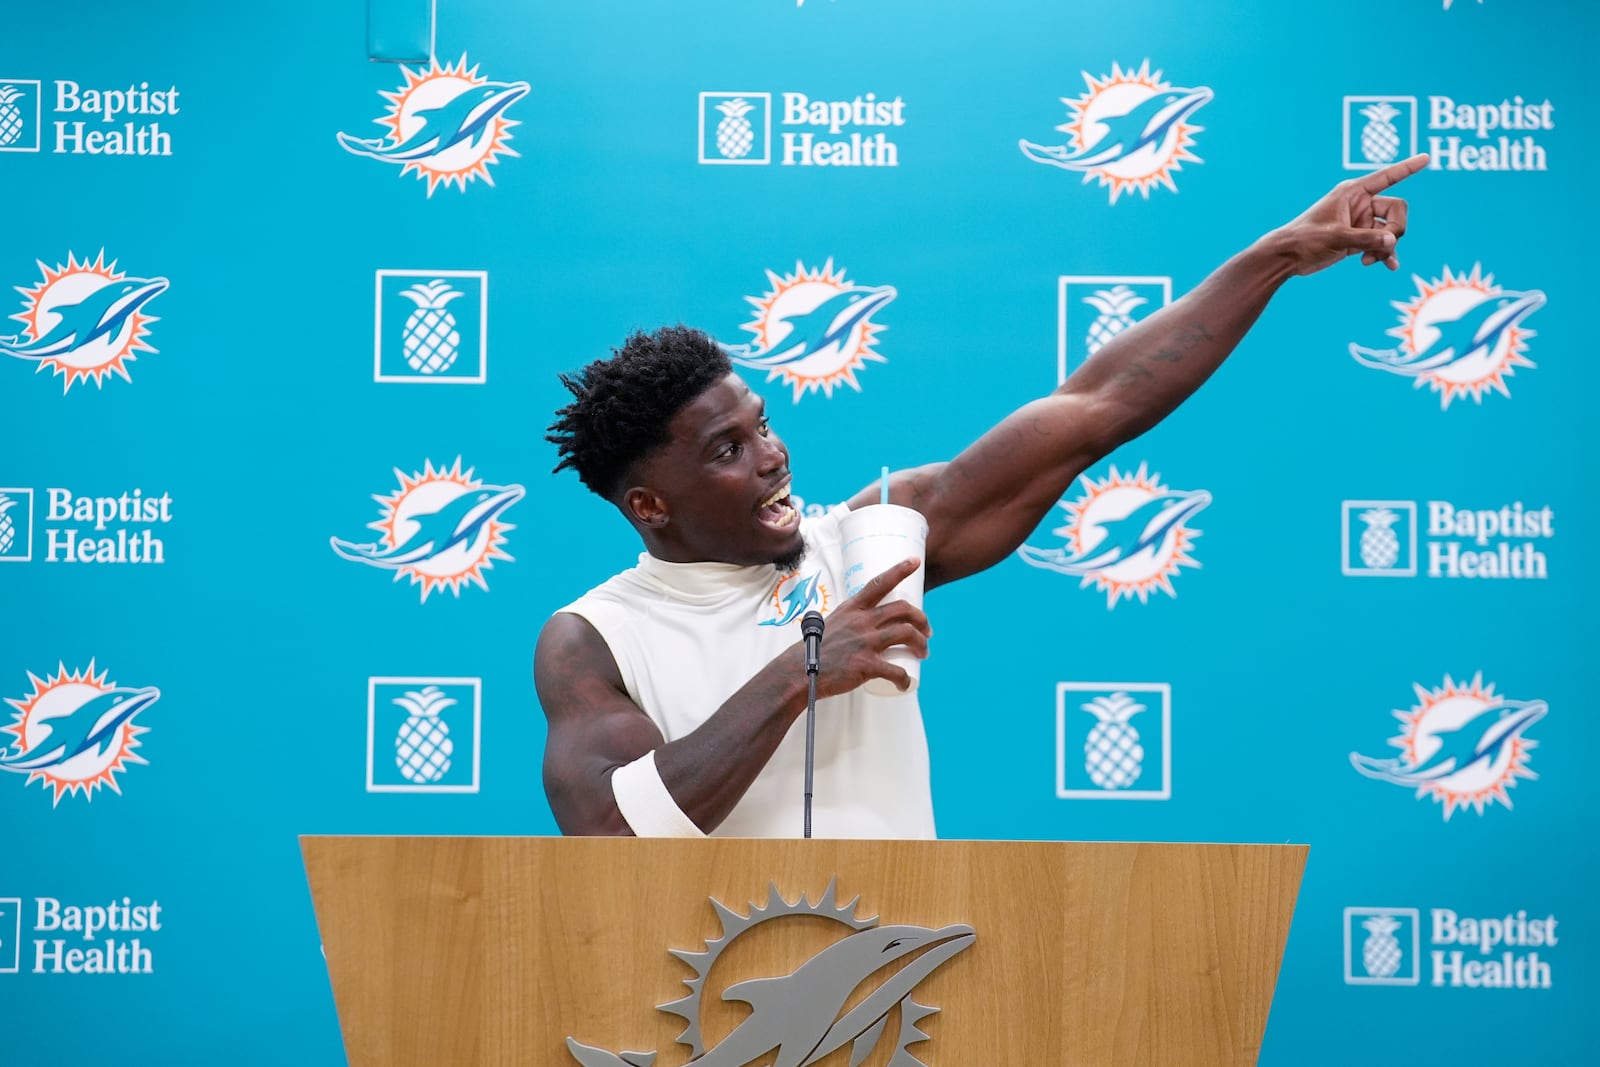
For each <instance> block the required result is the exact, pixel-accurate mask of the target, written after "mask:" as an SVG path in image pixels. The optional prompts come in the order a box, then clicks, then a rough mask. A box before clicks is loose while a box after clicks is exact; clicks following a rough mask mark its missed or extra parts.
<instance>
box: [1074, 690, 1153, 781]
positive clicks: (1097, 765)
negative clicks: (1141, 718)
mask: <svg viewBox="0 0 1600 1067" xmlns="http://www.w3.org/2000/svg"><path fill="white" fill-rule="evenodd" d="M1082 710H1084V711H1087V712H1089V713H1090V714H1091V715H1093V716H1094V717H1095V718H1096V719H1098V720H1100V721H1099V722H1097V723H1095V724H1094V729H1092V730H1090V731H1089V737H1088V740H1086V741H1085V742H1084V743H1083V769H1084V770H1085V771H1087V772H1088V774H1089V780H1090V781H1092V782H1093V783H1094V784H1095V785H1097V786H1099V787H1100V788H1101V789H1126V788H1128V787H1129V786H1130V785H1132V784H1133V783H1134V782H1137V781H1138V780H1139V775H1140V774H1142V773H1143V772H1144V767H1143V761H1144V746H1143V745H1141V744H1140V743H1139V731H1138V730H1135V729H1134V728H1133V726H1132V725H1131V724H1130V723H1129V722H1128V720H1129V719H1131V718H1133V717H1134V716H1135V715H1137V714H1139V712H1141V711H1144V710H1145V706H1144V705H1143V704H1139V703H1136V702H1135V701H1134V700H1133V698H1131V697H1129V696H1128V694H1127V693H1112V694H1111V695H1110V696H1108V697H1095V698H1094V699H1093V700H1091V701H1089V703H1087V704H1085V705H1083V709H1082Z"/></svg>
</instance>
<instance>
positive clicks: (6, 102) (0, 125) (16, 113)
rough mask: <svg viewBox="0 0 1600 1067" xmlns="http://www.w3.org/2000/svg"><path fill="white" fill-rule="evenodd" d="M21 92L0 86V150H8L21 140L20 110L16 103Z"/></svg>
mask: <svg viewBox="0 0 1600 1067" xmlns="http://www.w3.org/2000/svg"><path fill="white" fill-rule="evenodd" d="M20 99H22V90H20V89H18V88H17V87H16V86H15V85H0V148H9V147H10V146H12V145H14V144H16V143H17V142H18V141H19V140H21V139H22V109H21V108H19V107H18V106H17V101H18V100H20Z"/></svg>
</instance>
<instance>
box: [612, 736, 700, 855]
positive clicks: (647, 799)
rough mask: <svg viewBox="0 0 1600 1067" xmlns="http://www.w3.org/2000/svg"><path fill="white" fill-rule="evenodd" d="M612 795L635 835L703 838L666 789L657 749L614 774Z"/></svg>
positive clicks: (620, 768)
mask: <svg viewBox="0 0 1600 1067" xmlns="http://www.w3.org/2000/svg"><path fill="white" fill-rule="evenodd" d="M611 795H612V796H614V797H616V799H617V810H618V811H620V812H622V817H623V819H625V820H627V823H628V826H629V827H631V828H632V829H633V834H634V836H635V837H704V836H706V835H705V833H704V832H703V831H701V829H700V827H698V826H696V825H695V824H694V820H693V819H691V818H689V816H687V815H685V814H684V813H683V809H682V808H680V807H678V802H677V801H675V800H673V799H672V794H671V793H669V792H667V784H666V783H665V782H663V781H662V780H661V772H660V771H659V770H657V769H656V753H655V750H654V749H651V750H650V751H649V752H646V753H645V754H644V755H642V756H640V757H639V758H638V759H636V760H634V761H633V762H632V763H630V764H628V765H627V766H625V767H618V768H617V769H616V770H615V771H613V772H612V774H611Z"/></svg>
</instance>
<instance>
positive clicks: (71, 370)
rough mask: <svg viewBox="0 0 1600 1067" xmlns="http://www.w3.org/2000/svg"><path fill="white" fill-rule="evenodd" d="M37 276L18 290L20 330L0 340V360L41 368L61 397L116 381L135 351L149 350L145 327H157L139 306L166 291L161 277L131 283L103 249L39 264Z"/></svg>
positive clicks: (123, 374)
mask: <svg viewBox="0 0 1600 1067" xmlns="http://www.w3.org/2000/svg"><path fill="white" fill-rule="evenodd" d="M39 270H40V272H41V274H42V275H43V277H42V278H41V280H40V281H39V282H38V283H37V284H36V285H34V286H33V287H31V288H24V287H22V286H18V287H17V291H18V292H20V293H21V294H22V298H23V302H22V311H21V312H19V313H17V314H15V315H12V316H11V317H12V318H13V319H15V320H16V321H18V322H20V323H22V327H23V330H22V332H21V333H19V334H17V335H16V336H14V337H4V336H0V354H4V355H8V356H15V357H16V358H18V359H22V360H28V361H30V362H32V363H33V364H34V370H35V372H37V371H42V370H44V369H45V368H46V367H48V368H50V370H51V371H52V372H53V373H54V374H55V375H56V376H57V377H60V378H61V379H62V382H61V391H62V392H63V393H65V392H67V391H68V390H70V389H71V388H72V387H73V386H74V385H75V384H77V383H78V382H84V381H89V380H91V379H93V381H94V384H95V388H97V389H98V388H100V386H101V383H102V382H104V380H105V378H106V376H107V375H109V374H116V375H118V376H120V377H121V378H122V380H123V381H132V379H131V378H129V377H128V364H129V363H131V362H133V361H134V359H135V358H137V356H136V354H137V353H139V352H154V351H155V349H154V348H151V347H150V346H149V345H148V344H146V343H145V338H146V337H148V336H149V333H150V326H151V324H152V323H156V322H159V321H161V320H160V319H157V318H156V317H155V316H154V315H150V314H148V313H147V312H146V311H145V310H144V308H145V306H146V305H147V304H149V303H150V301H151V300H154V299H155V298H156V297H158V296H160V295H161V294H162V293H164V292H165V291H166V290H167V286H168V282H167V279H165V278H135V277H132V276H130V275H128V274H126V273H124V272H122V271H119V270H117V263H116V260H112V261H111V263H110V264H109V265H107V263H106V254H105V251H104V250H103V249H102V250H101V252H100V254H99V255H98V256H96V257H95V259H94V261H93V262H92V263H91V262H90V261H89V259H88V257H84V259H83V260H82V261H81V262H80V261H79V260H78V259H77V257H75V256H74V255H73V254H72V253H71V252H68V253H67V262H66V264H65V265H63V264H60V263H58V264H56V266H55V267H54V268H51V267H47V266H45V265H44V264H43V263H40V264H39Z"/></svg>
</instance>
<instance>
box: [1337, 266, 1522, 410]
mask: <svg viewBox="0 0 1600 1067" xmlns="http://www.w3.org/2000/svg"><path fill="white" fill-rule="evenodd" d="M1413 280H1414V281H1415V282H1416V285H1417V292H1418V295H1417V297H1416V298H1415V299H1413V300H1410V301H1403V302H1396V303H1395V304H1394V307H1395V308H1396V309H1397V310H1398V311H1399V312H1400V325H1399V326H1396V327H1394V328H1392V329H1390V330H1389V335H1390V336H1391V337H1395V338H1397V339H1399V341H1400V344H1399V345H1398V346H1396V347H1394V348H1365V347H1363V346H1361V345H1358V344H1352V345H1351V346H1350V355H1351V356H1353V357H1354V358H1355V361H1356V362H1357V363H1360V364H1361V365H1362V366H1363V367H1372V368H1374V369H1376V370H1382V371H1388V372H1389V373H1391V374H1398V375H1401V376H1403V377H1407V378H1410V379H1411V380H1412V384H1413V386H1414V387H1416V388H1419V389H1420V388H1421V387H1422V386H1423V385H1427V386H1429V387H1430V388H1432V389H1433V391H1434V392H1436V393H1438V394H1439V407H1440V409H1441V410H1444V409H1447V408H1449V406H1450V402H1451V401H1452V400H1455V399H1457V398H1458V397H1465V396H1470V397H1472V399H1473V401H1474V402H1476V403H1482V402H1483V394H1484V393H1485V392H1486V391H1487V390H1489V389H1493V390H1495V391H1496V392H1498V393H1499V394H1500V395H1501V396H1510V395H1511V392H1510V390H1509V389H1508V388H1507V386H1506V379H1507V378H1510V377H1511V376H1512V375H1513V374H1515V373H1516V368H1517V367H1529V368H1532V367H1533V366H1534V364H1533V362H1532V361H1531V360H1529V359H1527V358H1526V356H1525V355H1524V353H1526V352H1527V341H1528V338H1530V337H1533V336H1534V332H1533V331H1532V330H1530V329H1528V328H1527V327H1525V326H1523V325H1522V324H1523V322H1524V321H1525V320H1526V319H1527V318H1528V316H1530V315H1532V314H1533V313H1534V312H1535V311H1538V310H1539V309H1540V308H1542V307H1544V305H1545V295H1544V293H1542V292H1540V291H1539V290H1537V289H1529V290H1527V291H1525V292H1516V291H1513V290H1510V289H1501V288H1500V287H1499V286H1497V285H1495V284H1494V276H1493V275H1489V274H1484V273H1483V272H1482V266H1481V264H1476V263H1475V264H1473V266H1472V270H1471V271H1470V272H1468V273H1464V274H1456V273H1454V272H1452V271H1451V270H1450V268H1449V267H1448V266H1447V267H1445V269H1444V276H1443V277H1442V278H1435V279H1433V280H1432V281H1424V280H1423V279H1422V278H1420V277H1417V276H1415V275H1413Z"/></svg>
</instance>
